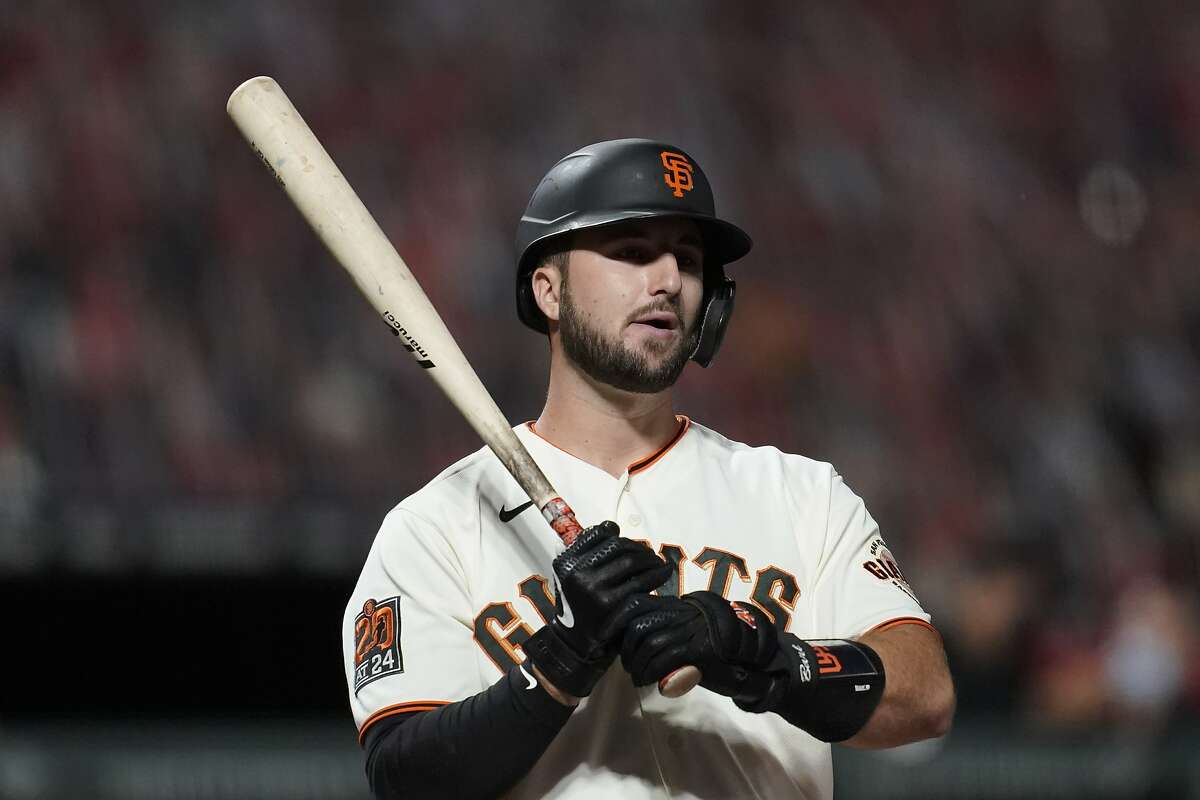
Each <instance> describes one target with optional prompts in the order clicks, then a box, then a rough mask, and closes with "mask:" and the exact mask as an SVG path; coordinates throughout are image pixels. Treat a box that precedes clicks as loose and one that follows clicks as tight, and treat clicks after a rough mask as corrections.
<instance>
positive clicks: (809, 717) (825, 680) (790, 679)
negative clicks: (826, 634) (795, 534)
mask: <svg viewBox="0 0 1200 800" xmlns="http://www.w3.org/2000/svg"><path fill="white" fill-rule="evenodd" d="M642 605H643V607H644V608H645V609H648V610H647V611H646V612H645V613H643V614H641V615H639V616H637V617H635V618H633V619H632V620H630V621H629V622H628V624H627V625H626V628H625V638H624V641H623V643H622V646H621V663H622V665H624V667H625V669H626V670H627V671H628V672H629V674H630V675H632V676H633V681H634V683H636V684H637V685H639V686H644V685H647V684H650V683H654V682H655V681H658V680H659V679H661V678H663V677H665V676H666V675H669V674H670V673H672V672H674V671H675V670H677V669H679V668H680V667H684V666H687V665H689V664H690V665H692V666H695V667H697V668H699V670H700V673H701V679H700V685H701V686H703V687H704V688H706V689H708V690H710V691H713V692H716V693H717V694H722V695H725V696H726V697H730V698H733V702H734V703H736V704H737V706H738V707H739V708H741V709H742V710H743V711H749V712H752V713H763V712H766V711H774V712H775V713H776V714H778V715H779V716H781V717H783V718H784V719H786V720H787V721H788V722H790V723H791V724H792V725H795V726H796V727H797V728H800V729H802V730H805V731H807V732H808V733H810V734H811V735H812V736H814V737H815V738H817V739H820V740H821V741H825V742H840V741H843V740H845V739H848V738H850V737H851V736H853V735H854V734H855V733H857V732H858V731H859V730H861V729H862V727H863V726H864V725H865V724H866V723H867V720H869V719H870V717H871V714H872V713H874V711H875V707H876V706H877V705H878V704H879V700H880V698H881V697H882V696H883V689H884V685H885V683H886V679H885V675H884V669H883V661H882V660H881V659H880V658H879V655H878V654H877V653H876V652H875V651H874V650H873V649H871V647H869V646H868V645H866V644H864V643H863V642H859V641H849V640H845V639H832V640H820V641H804V640H802V639H799V638H797V637H796V636H793V635H792V634H790V633H783V632H780V631H779V630H777V629H776V628H775V627H774V626H773V625H772V624H771V621H770V618H769V617H767V615H766V613H765V612H764V611H763V610H762V609H760V608H759V607H758V606H756V605H753V604H752V603H741V602H734V603H731V602H729V601H728V600H726V599H725V598H723V597H721V596H720V595H719V594H716V593H714V592H692V593H690V594H685V595H684V596H683V597H681V598H673V597H662V598H660V597H653V596H651V597H649V598H647V600H645V601H642Z"/></svg>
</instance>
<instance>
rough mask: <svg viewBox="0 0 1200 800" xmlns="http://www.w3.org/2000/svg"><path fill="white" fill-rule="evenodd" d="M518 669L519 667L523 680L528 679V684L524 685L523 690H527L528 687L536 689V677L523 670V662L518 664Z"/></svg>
mask: <svg viewBox="0 0 1200 800" xmlns="http://www.w3.org/2000/svg"><path fill="white" fill-rule="evenodd" d="M518 669H520V670H521V674H522V675H524V676H525V680H527V681H529V685H528V686H526V687H525V691H529V690H530V689H536V688H537V678H535V677H533V676H532V675H530V674H529V673H528V672H527V671H526V670H525V665H524V664H521V665H519V666H518Z"/></svg>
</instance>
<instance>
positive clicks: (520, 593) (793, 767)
mask: <svg viewBox="0 0 1200 800" xmlns="http://www.w3.org/2000/svg"><path fill="white" fill-rule="evenodd" d="M515 430H516V433H517V436H518V437H519V438H520V439H521V441H522V442H523V443H524V444H525V446H526V447H527V448H528V449H529V451H530V453H531V454H532V455H533V457H534V459H535V460H536V461H537V462H538V465H539V466H540V467H541V468H542V470H543V471H544V472H545V473H546V476H547V477H548V478H549V479H550V482H551V484H552V485H553V486H554V487H555V489H557V490H558V491H559V492H561V493H562V496H563V497H564V498H565V499H566V500H567V502H569V503H570V504H571V506H572V507H573V508H574V509H575V512H576V514H577V515H578V517H579V520H580V521H581V522H583V523H584V524H585V525H589V524H594V523H596V522H600V521H602V520H605V519H612V520H615V521H616V522H617V523H618V524H620V526H621V534H622V535H623V536H627V537H629V538H631V539H639V540H642V541H645V542H646V543H647V544H648V545H649V546H650V547H651V548H653V549H654V550H655V552H657V553H659V554H660V555H662V556H663V558H665V559H667V561H668V562H670V563H671V564H672V565H674V566H675V571H674V573H673V575H672V577H671V578H670V580H668V581H667V583H666V584H665V585H664V586H663V587H662V588H661V589H659V592H660V593H663V594H666V593H670V594H681V593H686V592H691V591H695V590H698V589H711V590H712V591H715V592H719V593H721V594H723V595H724V596H725V597H727V598H729V599H731V600H746V601H750V602H753V603H756V604H758V605H759V606H760V607H761V608H762V609H763V610H764V611H766V613H767V614H768V615H769V616H770V617H771V619H772V620H773V622H774V623H775V625H777V626H779V627H780V628H783V629H785V630H787V631H789V632H791V633H794V634H796V635H797V636H799V637H801V638H803V639H836V638H852V637H855V636H859V635H861V634H863V633H865V632H867V631H869V630H871V629H873V628H877V627H879V626H881V625H886V624H889V623H891V624H896V623H897V621H900V620H905V621H911V622H915V623H919V624H928V620H929V616H928V615H927V614H926V613H925V612H924V611H923V610H922V609H921V607H920V605H919V604H918V602H917V600H916V597H915V595H914V594H913V592H912V590H911V588H910V587H909V586H908V583H907V582H906V581H905V579H904V576H903V573H901V572H900V569H899V566H898V565H897V564H896V561H895V558H894V557H893V556H892V554H891V552H890V551H888V549H887V547H886V545H885V544H884V542H883V539H882V538H880V536H879V531H878V527H877V526H876V524H875V522H874V520H872V519H871V516H870V514H868V513H867V510H866V507H865V506H864V505H863V503H862V501H861V500H860V499H859V498H858V497H857V496H856V495H855V494H854V493H853V492H851V491H850V490H849V489H848V488H847V487H846V485H845V484H844V483H843V482H842V479H841V477H840V476H839V475H838V474H837V473H836V472H835V471H834V470H833V468H832V467H831V466H830V465H829V464H825V463H820V462H816V461H812V460H810V459H807V458H804V457H802V456H795V455H788V454H785V453H781V452H780V451H779V450H777V449H775V448H773V447H758V448H752V447H748V446H746V445H744V444H740V443H737V442H733V441H730V440H729V439H726V438H724V437H723V436H721V435H720V434H717V433H716V432H714V431H712V430H710V429H708V428H705V427H704V426H702V425H698V424H695V423H692V422H691V421H690V420H688V419H686V418H684V417H681V418H680V427H679V430H678V432H677V434H676V436H675V437H674V438H673V439H672V441H671V442H669V443H668V444H667V446H666V447H664V448H663V449H662V450H660V451H659V452H658V453H655V454H653V455H651V456H648V457H647V458H645V459H643V460H642V461H639V462H637V463H635V464H632V465H630V467H629V469H628V470H627V471H626V472H625V474H624V475H622V476H621V477H619V478H614V477H613V476H611V475H609V474H608V473H606V472H604V471H603V470H601V469H599V468H598V467H594V466H592V465H591V464H588V463H587V462H585V461H583V460H581V459H578V458H576V457H575V456H572V455H571V454H569V453H566V452H564V451H562V450H559V449H558V448H556V447H555V446H554V445H552V444H550V443H549V442H547V441H545V440H543V439H542V438H541V437H539V436H538V435H537V433H536V432H535V431H534V430H533V428H532V426H531V425H530V424H528V423H526V424H524V425H520V426H518V427H517V428H515ZM527 503H528V498H527V497H525V496H524V494H523V492H522V491H521V489H520V487H519V486H518V485H517V483H516V481H514V480H513V478H512V477H511V476H510V475H509V474H508V473H507V472H506V471H505V470H504V468H503V466H501V464H500V462H499V461H498V460H497V459H496V458H495V457H494V456H493V455H492V454H491V452H490V451H489V450H487V449H486V448H485V449H483V450H480V451H478V452H476V453H474V454H472V455H470V456H468V457H467V458H464V459H463V460H461V461H460V462H458V463H457V464H455V465H454V466H452V467H450V468H449V469H447V470H446V471H445V472H443V473H442V474H441V475H439V476H438V477H437V478H435V479H434V480H433V481H431V482H430V483H429V484H428V485H427V486H425V487H424V488H423V489H421V490H420V491H418V492H416V493H415V494H413V495H412V496H410V497H408V498H406V499H405V500H404V501H403V502H401V503H400V504H399V505H398V506H397V507H396V508H395V509H393V510H392V512H391V513H390V514H388V516H387V518H386V519H385V520H384V523H383V526H382V528H381V529H380V532H379V535H378V536H377V537H376V539H375V543H374V545H373V546H372V548H371V551H370V554H369V555H368V556H367V561H366V565H365V566H364V568H363V571H362V575H361V576H360V578H359V581H358V585H357V587H356V588H355V590H354V594H353V595H352V596H351V598H350V602H349V604H348V605H347V608H346V614H345V620H344V624H343V632H344V633H343V637H344V651H345V665H346V674H347V682H348V685H349V694H350V705H351V707H352V708H353V711H354V717H355V721H356V723H357V724H358V726H359V728H360V731H365V730H366V728H367V727H369V726H370V725H371V724H373V723H374V722H376V721H378V720H379V719H382V718H384V717H387V716H391V715H395V714H403V713H411V712H413V711H422V710H428V709H432V708H437V707H438V706H439V705H442V704H445V703H450V702H454V701H457V700H462V699H464V698H466V697H469V696H471V695H473V694H476V693H478V692H480V691H482V690H483V689H485V688H487V687H488V686H490V685H491V684H493V683H495V682H496V680H498V679H499V678H500V676H501V674H502V673H503V672H505V671H507V670H508V669H509V667H510V666H511V665H512V664H514V663H518V662H520V661H521V660H522V659H523V658H524V656H523V654H522V652H521V646H522V644H523V642H524V641H525V640H526V639H527V638H528V637H529V636H530V635H531V634H532V633H533V632H534V631H535V630H537V629H538V628H540V627H541V626H542V625H543V624H545V623H546V621H547V620H549V619H551V618H552V616H553V613H554V612H553V606H554V599H553V581H552V580H551V579H550V576H551V575H552V571H551V562H552V561H553V559H554V557H555V555H556V554H557V553H559V552H560V551H561V549H562V545H561V544H560V542H559V540H558V537H557V536H556V535H555V534H554V532H553V531H552V530H551V529H550V527H549V525H547V524H546V522H545V521H544V519H543V518H542V516H541V514H540V513H538V510H537V509H535V508H532V507H531V506H528V505H526V504H527ZM522 506H525V507H524V508H522ZM639 695H640V698H641V709H639V705H638V697H639ZM642 710H644V713H645V717H643V716H642ZM652 753H656V754H657V756H658V761H659V762H660V764H661V767H662V770H663V773H664V775H665V778H666V781H667V783H668V784H669V785H670V787H671V791H672V796H673V797H678V798H688V797H702V796H713V795H714V793H715V794H717V795H721V796H761V797H785V796H786V797H805V798H828V797H831V796H832V765H831V759H830V751H829V746H828V745H827V744H824V743H822V742H819V741H817V740H816V739H813V738H812V737H810V736H808V735H807V734H806V733H804V732H803V731H800V730H798V729H796V728H793V727H792V726H790V725H788V724H787V723H786V722H785V721H784V720H783V719H781V718H780V717H779V716H777V715H775V714H748V713H746V712H743V711H740V710H739V709H738V708H737V707H736V706H734V704H733V702H732V701H731V700H729V699H728V698H725V697H721V696H719V695H716V694H713V693H711V692H708V691H706V690H704V689H699V688H697V689H696V690H694V691H692V692H691V693H689V694H687V695H686V696H684V697H683V698H680V699H677V700H668V699H666V698H663V697H661V696H659V695H658V693H657V690H656V689H655V688H654V687H647V688H644V689H641V690H638V689H635V688H634V686H633V685H632V683H631V681H630V679H629V676H628V675H626V674H625V672H624V670H622V669H621V666H620V662H619V661H618V662H617V663H616V664H614V665H613V667H612V668H611V669H610V670H609V672H608V674H607V675H605V677H604V678H603V679H602V680H601V681H600V683H599V684H598V685H597V687H596V689H595V691H594V692H593V694H592V695H591V696H590V697H588V698H585V699H584V701H583V702H582V703H581V704H580V707H579V708H578V709H576V711H575V713H574V714H572V716H571V718H570V720H569V721H568V722H567V725H566V727H565V728H564V730H563V731H562V732H561V733H560V734H559V736H558V737H557V738H556V739H555V741H554V743H553V744H552V745H551V746H550V748H549V749H548V750H547V751H546V753H545V754H544V755H543V756H542V758H541V759H540V760H539V761H538V763H537V764H536V765H535V766H534V768H533V770H531V771H530V773H529V774H528V775H527V776H526V777H525V778H524V779H523V780H522V781H521V782H520V783H518V784H517V786H516V787H515V788H514V789H513V790H512V792H511V793H510V794H509V796H510V797H520V798H525V797H529V798H534V797H563V798H566V797H572V798H574V797H580V798H584V797H609V796H620V797H622V798H625V800H638V799H639V798H658V797H660V796H661V793H662V787H661V781H660V777H659V774H658V767H657V766H656V765H655V763H654V757H653V755H652Z"/></svg>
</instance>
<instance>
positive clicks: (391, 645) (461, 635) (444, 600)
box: [342, 507, 483, 737]
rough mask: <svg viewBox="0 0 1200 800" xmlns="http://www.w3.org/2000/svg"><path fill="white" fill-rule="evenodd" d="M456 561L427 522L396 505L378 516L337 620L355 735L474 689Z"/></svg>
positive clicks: (476, 681) (466, 602)
mask: <svg viewBox="0 0 1200 800" xmlns="http://www.w3.org/2000/svg"><path fill="white" fill-rule="evenodd" d="M471 617H472V615H471V604H470V592H469V587H468V584H467V578H466V574H465V573H464V570H463V568H462V563H461V561H460V559H459V558H458V557H457V554H456V553H455V552H454V550H453V548H452V547H451V546H450V543H449V542H448V541H447V540H446V538H445V537H444V536H443V535H442V534H441V533H440V532H439V531H438V530H437V529H436V528H435V527H434V526H433V525H432V524H431V523H429V522H427V521H426V520H424V519H423V518H421V517H419V516H418V515H416V514H414V513H413V512H411V511H408V510H406V509H404V508H402V507H397V508H396V509H393V510H392V512H391V513H390V514H388V516H387V517H386V518H385V519H384V522H383V525H382V527H381V528H380V530H379V534H378V535H377V536H376V537H375V542H374V544H373V545H372V547H371V551H370V553H369V554H368V555H367V559H366V563H365V565H364V566H363V570H362V574H361V575H360V576H359V579H358V584H357V585H356V586H355V588H354V593H353V594H352V595H351V596H350V600H349V602H348V603H347V605H346V612H345V615H344V617H343V620H342V654H343V661H344V664H345V670H346V683H347V688H348V690H349V694H350V706H351V709H352V710H353V712H354V721H355V723H356V724H357V725H358V728H359V733H360V737H361V735H362V733H363V732H365V730H366V729H367V727H368V726H369V725H371V724H373V723H374V722H376V721H378V720H380V719H383V718H384V717H389V716H394V715H397V714H404V713H409V712H414V711H427V710H430V709H433V708H437V707H439V706H442V705H446V704H447V703H450V702H454V701H457V700H462V699H464V698H466V697H469V696H471V695H473V694H476V693H477V692H479V691H480V690H481V689H482V688H483V687H482V686H481V685H480V682H481V678H480V674H479V668H478V663H477V655H476V652H475V651H476V649H477V648H476V645H475V643H474V637H473V630H474V628H473V623H472V618H471Z"/></svg>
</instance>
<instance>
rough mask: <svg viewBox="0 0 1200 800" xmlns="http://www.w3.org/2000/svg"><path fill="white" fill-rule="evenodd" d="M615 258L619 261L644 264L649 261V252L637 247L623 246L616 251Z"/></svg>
mask: <svg viewBox="0 0 1200 800" xmlns="http://www.w3.org/2000/svg"><path fill="white" fill-rule="evenodd" d="M615 255H616V257H617V259H618V260H620V261H632V262H634V263H636V264H644V263H645V262H647V261H649V260H650V251H649V250H647V249H646V248H644V247H640V246H638V245H625V246H623V247H621V248H619V249H618V250H617V252H616V253H615Z"/></svg>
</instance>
